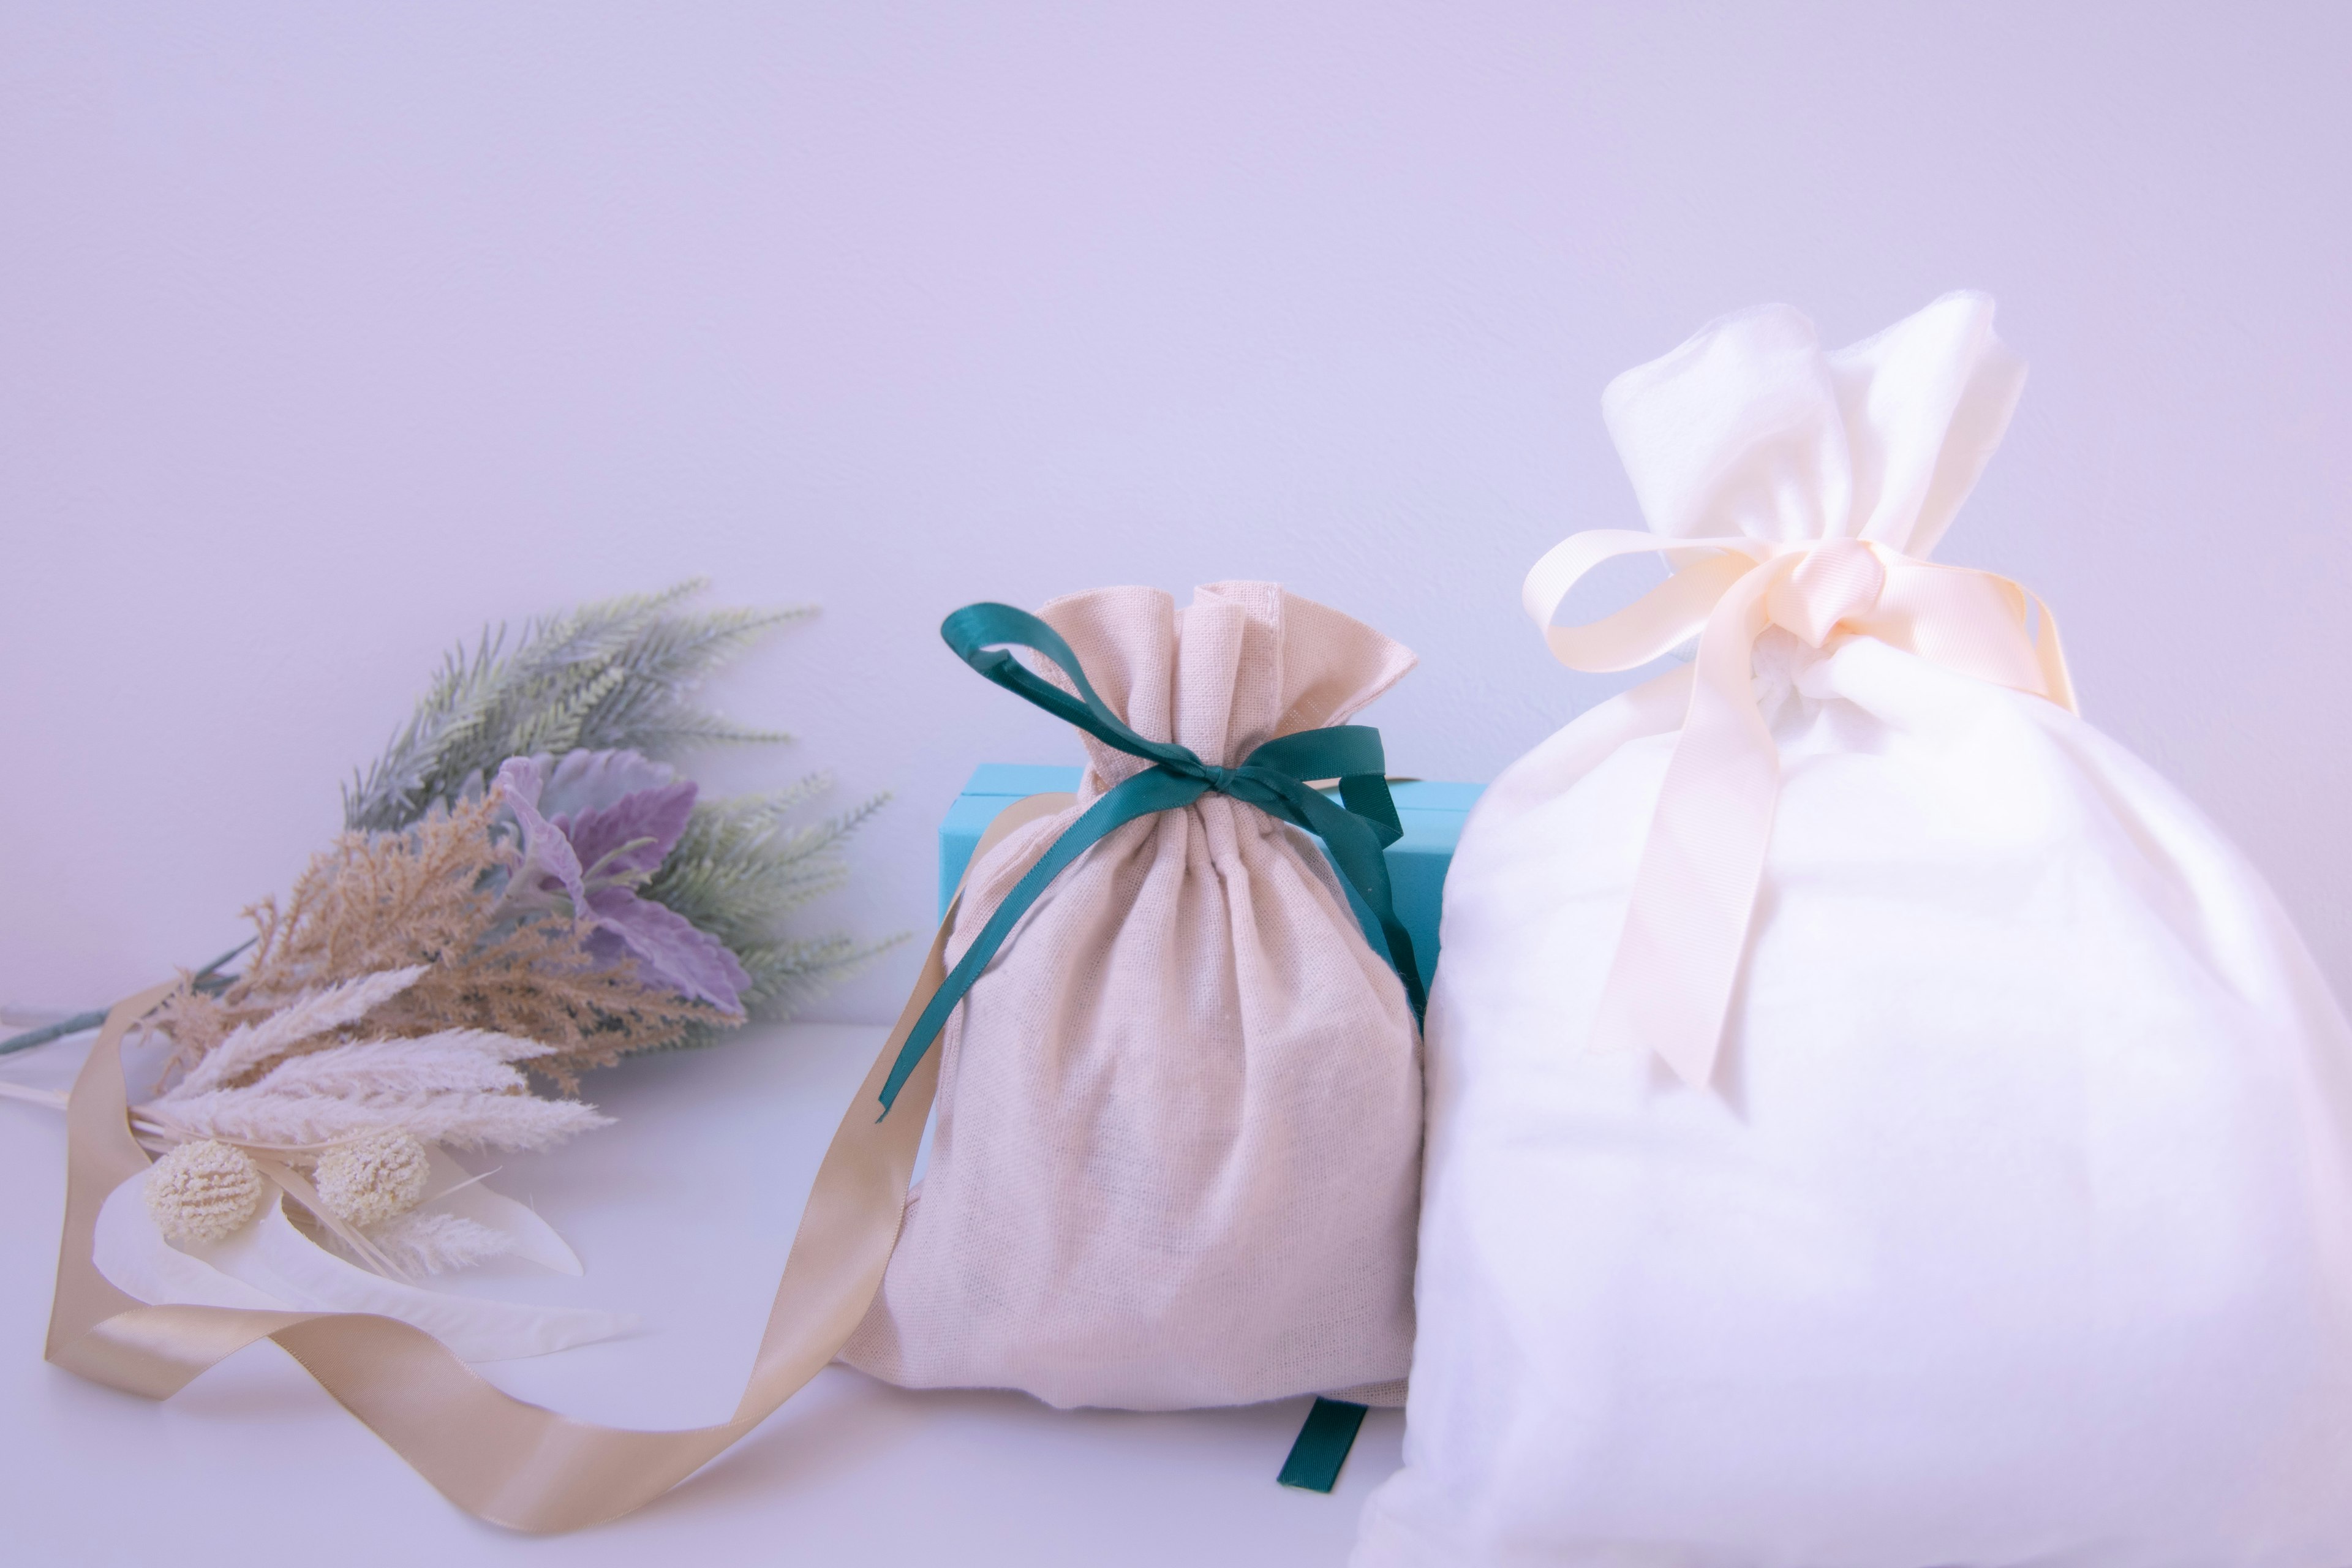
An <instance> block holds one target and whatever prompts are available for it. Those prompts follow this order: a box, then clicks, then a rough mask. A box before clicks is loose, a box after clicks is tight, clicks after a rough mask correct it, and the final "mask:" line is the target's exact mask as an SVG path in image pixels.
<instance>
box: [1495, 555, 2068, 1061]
mask: <svg viewBox="0 0 2352 1568" xmlns="http://www.w3.org/2000/svg"><path fill="white" fill-rule="evenodd" d="M1653 552H1654V553H1661V554H1664V555H1666V556H1668V557H1669V559H1670V561H1671V562H1672V563H1674V564H1675V568H1676V569H1675V573H1674V574H1673V575H1672V576H1670V577H1668V578H1667V579H1666V581H1665V582H1664V583H1662V584H1659V585H1658V586H1657V587H1655V588H1653V589H1651V590H1650V591H1649V592H1648V593H1647V594H1644V595H1643V596H1642V597H1641V598H1640V599H1638V600H1636V601H1634V603H1633V604H1632V605H1628V606H1626V607H1625V608H1624V609H1622V610H1619V611H1618V612H1616V613H1615V614H1614V615H1612V616H1605V617H1604V618H1602V619H1601V620H1599V621H1595V622H1591V623H1590V624H1588V625H1585V626H1553V625H1552V624H1551V622H1552V617H1553V616H1555V615H1556V614H1558V613H1559V607H1560V605H1561V604H1562V603H1564V602H1565V601H1566V599H1567V597H1568V595H1569V592H1570V590H1571V589H1572V588H1574V587H1575V585H1576V584H1577V583H1578V582H1579V581H1580V580H1581V579H1582V578H1583V577H1584V575H1585V574H1587V573H1589V572H1591V571H1592V570H1593V569H1594V568H1595V567H1597V566H1599V565H1600V564H1601V563H1603V562H1605V561H1609V560H1612V559H1614V558H1615V557H1617V556H1620V555H1629V554H1642V553H1653ZM1521 603H1522V604H1523V605H1525V606H1526V608H1527V611H1528V615H1529V616H1531V617H1533V619H1534V621H1535V623H1536V625H1537V626H1538V627H1539V628H1541V630H1542V632H1543V635H1544V640H1545V642H1546V643H1548V644H1549V646H1550V647H1551V650H1552V655H1553V657H1554V658H1558V659H1559V661H1560V662H1561V663H1562V664H1565V665H1567V666H1569V667H1570V668H1572V669H1581V670H1587V671H1591V672H1605V671H1611V670H1620V669H1631V668H1634V667H1636V666H1638V665H1642V664H1646V663H1648V662H1649V661H1650V660H1651V659H1653V658H1657V657H1658V656H1659V655H1661V654H1664V653H1666V652H1668V651H1669V650H1671V649H1673V648H1675V647H1680V646H1682V645H1683V644H1685V643H1686V642H1688V641H1689V640H1690V639H1691V638H1692V637H1694V636H1696V637H1697V639H1698V649H1697V654H1696V659H1695V660H1694V667H1693V670H1692V679H1691V695H1690V706H1689V709H1688V710H1686V712H1685V715H1684V720H1683V728H1682V732H1681V734H1680V735H1679V736H1678V737H1677V739H1676V741H1675V750H1674V755H1673V757H1672V758H1671V760H1669V762H1668V763H1667V764H1666V776H1665V780H1664V784H1662V785H1661V787H1660V789H1659V792H1658V804H1657V808H1656V812H1655V814H1654V816H1652V818H1651V821H1650V829H1649V834H1648V837H1646V838H1645V839H1644V841H1643V847H1642V858H1641V863H1640V866H1639V868H1638V869H1637V870H1636V871H1635V872H1634V877H1633V894H1632V897H1631V899H1630V900H1628V903H1627V906H1626V910H1625V926H1624V931H1623V932H1622V935H1621V936H1620V937H1619V938H1618V944H1617V952H1616V956H1615V958H1614V959H1613V960H1612V963H1611V964H1610V969H1609V977H1608V979H1607V980H1606V982H1604V983H1603V984H1602V987H1601V1005H1600V1008H1599V1010H1598V1012H1597V1014H1596V1015H1595V1017H1594V1020H1593V1029H1592V1045H1593V1047H1594V1048H1595V1049H1599V1050H1607V1049H1612V1048H1635V1049H1648V1050H1653V1051H1655V1052H1656V1053H1657V1054H1658V1055H1659V1056H1660V1057H1661V1058H1664V1061H1665V1062H1666V1063H1667V1065H1668V1066H1670V1067H1671V1068H1674V1070H1675V1073H1676V1075H1677V1076H1679V1077H1680V1078H1681V1079H1682V1080H1683V1081H1684V1082H1685V1083H1687V1084H1689V1085H1691V1086H1693V1087H1695V1088H1696V1087H1699V1086H1703V1085H1705V1084H1706V1082H1707V1081H1708V1079H1710V1078H1711V1077H1712V1076H1713V1074H1714V1070H1715V1061H1716V1056H1717V1051H1718V1049H1719V1048H1720V1046H1721V1043H1722V1037H1723V1028H1724V1022H1725V1017H1726V1015H1727V1012H1728V1010H1729V1007H1730V1004H1731V993H1732V988H1733V986H1734V984H1735V983H1736V982H1737V981H1738V974H1739V964H1740V961H1741V959H1742V956H1743V955H1744V954H1745V952H1746V951H1747V946H1748V931H1749V927H1750V925H1751V923H1752V921H1753V919H1754V914H1755V907H1756V891H1757V886H1758V884H1759V881H1760V880H1761V879H1762V877H1763V872H1764V855H1765V850H1766V848H1767V847H1768V846H1769V842H1770V839H1771V834H1772V816H1773V808H1774V805H1775V804H1776V802H1777V800H1778V798H1779V795H1780V752H1779V750H1778V748H1777V747H1775V746H1774V744H1773V742H1772V734H1771V731H1770V730H1769V728H1768V727H1767V726H1766V724H1765V722H1764V717H1763V714H1762V713H1761V712H1760V711H1759V709H1758V708H1757V705H1756V690H1755V669H1754V655H1755V648H1756V641H1757V639H1758V638H1759V637H1762V636H1763V634H1764V632H1765V630H1766V629H1767V628H1768V627H1769V626H1781V627H1783V628H1785V629H1786V630H1788V631H1789V632H1790V633H1791V634H1792V635H1794V636H1796V637H1800V638H1801V639H1802V640H1803V641H1804V642H1805V643H1807V644H1808V645H1809V646H1811V647H1828V646H1830V645H1831V644H1832V642H1835V641H1837V640H1839V639H1841V638H1843V637H1876V638H1878V639H1879V640H1881V641H1884V642H1886V643H1889V644H1892V645H1893V646H1895V647H1900V648H1903V649H1905V650H1906V651H1907V652H1910V653H1914V654H1916V655H1918V656H1919V657H1920V658H1926V659H1928V660H1930V661H1932V662H1934V663H1936V664H1939V665H1942V666H1944V667H1945V668H1948V669H1953V670H1957V671H1958V672H1959V673H1961V674H1964V675H1969V676H1972V677H1975V678H1976V679H1980V680H1986V681H1990V682H1992V683H1994V684H1996V685H2000V686H2006V687H2009V688H2011V689H2014V690H2018V691H2024V692H2028V693H2031V694H2032V695H2033V696H2036V697H2042V698H2047V699H2048V700H2051V701H2053V702H2055V703H2057V704H2059V705H2060V706H2061V707H2063V708H2065V709H2066V710H2068V711H2070V712H2071V711H2074V710H2075V703H2074V682H2073V680H2072V679H2071V678H2070V677H2069V675H2068V673H2067V670H2066V658H2065V654H2064V651H2063V648H2062V647H2060V644H2059V641H2058V624H2057V621H2056V620H2055V618H2054V617H2053V616H2052V615H2051V614H2050V610H2049V606H2047V605H2043V604H2042V601H2041V600H2040V599H2038V598H2036V597H2034V596H2033V595H2031V594H2029V593H2027V592H2026V591H2025V590H2024V589H2023V588H2021V587H2020V586H2019V585H2018V584H2015V583H2013V582H2011V581H2010V580H2009V579H2008V578H2006V577H1998V576H1995V575H1993V574H1991V573H1989V572H1977V571H1972V570H1969V569H1967V568H1964V567H1956V566H1940V565H1937V564H1935V563H1932V562H1927V561H1922V560H1919V559H1917V558H1916V557H1913V556H1909V555H1906V554H1903V553H1902V552H1898V551H1895V550H1892V549H1889V548H1888V547H1887V546H1885V545H1884V544H1880V543H1876V542H1868V541H1864V540H1856V539H1822V540H1806V541H1794V542H1783V541H1777V540H1764V539H1752V538H1748V537H1747V536H1745V535H1733V536H1725V537H1719V538H1707V539H1669V538H1664V537H1661V536H1660V535H1657V534H1654V533H1649V532H1644V531H1637V530H1630V529H1592V530H1589V531H1585V532H1582V533H1578V534H1573V535H1571V536H1570V537H1569V538H1568V539H1566V540H1564V541H1562V542H1560V543H1559V544H1558V545H1555V546H1554V547H1553V548H1552V549H1551V550H1550V551H1549V552H1547V553H1546V554H1545V555H1544V557H1543V559H1541V560H1540V561H1538V562H1537V563H1536V564H1535V566H1534V568H1533V569H1532V570H1531V571H1529V572H1528V578H1527V582H1526V584H1525V585H1524V587H1523V588H1522V590H1521ZM2037 622H2038V624H2037Z"/></svg>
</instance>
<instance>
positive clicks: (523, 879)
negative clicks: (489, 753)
mask: <svg viewBox="0 0 2352 1568" xmlns="http://www.w3.org/2000/svg"><path fill="white" fill-rule="evenodd" d="M543 768H544V763H543V760H542V759H541V758H538V757H509V758H508V759H507V760H506V762H505V763H504V764H503V765H501V766H500V767H499V779H498V790H499V798H500V799H501V800H502V801H503V802H504V803H505V805H506V808H507V809H508V810H509V811H510V812H512V813H514V818H515V822H516V823H517V825H519V826H520V827H521V829H522V849H521V852H520V856H519V857H518V860H517V864H516V865H515V867H514V868H513V870H512V872H511V873H510V874H509V877H508V879H507V889H506V893H505V900H506V902H507V903H509V905H514V906H518V907H520V908H525V909H530V908H544V907H547V906H548V905H550V904H551V903H552V902H554V900H555V897H557V896H561V897H562V898H563V899H566V900H569V901H570V903H571V905H572V909H573V910H575V911H577V910H580V909H582V908H583V906H585V905H586V903H587V901H588V889H587V884H586V881H585V879H584V878H583V876H582V873H581V868H580V857H579V856H577V855H575V854H573V853H572V844H571V841H570V840H569V839H567V838H565V837H563V832H562V829H561V828H559V827H557V826H555V824H553V823H551V822H550V821H548V820H547V818H546V817H545V816H541V814H540V809H539V803H540V797H541V789H542V788H543V786H544V784H545V774H544V772H543Z"/></svg>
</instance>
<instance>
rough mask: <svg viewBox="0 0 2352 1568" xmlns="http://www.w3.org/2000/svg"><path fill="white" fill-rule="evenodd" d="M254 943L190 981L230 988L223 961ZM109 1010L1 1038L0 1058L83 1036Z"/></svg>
mask: <svg viewBox="0 0 2352 1568" xmlns="http://www.w3.org/2000/svg"><path fill="white" fill-rule="evenodd" d="M253 942H254V939H253V938H251V937H247V938H246V939H245V940H244V941H243V942H238V943H237V944H236V946H235V947H232V948H230V949H229V950H228V951H227V952H224V953H222V954H221V955H220V956H219V957H218V958H215V959H214V960H213V961H212V962H211V963H207V964H205V966H204V967H203V968H202V969H199V970H197V971H196V972H195V973H194V974H193V975H191V976H189V980H190V982H191V983H192V984H194V986H195V988H196V989H197V990H199V991H202V992H205V994H218V993H220V992H223V991H226V990H227V989H228V988H229V986H230V985H231V984H234V983H235V982H236V975H234V974H222V973H217V971H218V970H219V968H220V966H221V965H222V964H224V963H227V962H228V961H229V960H230V959H232V958H235V957H236V955H237V954H238V953H240V952H244V951H245V950H246V949H247V948H248V947H251V946H252V945H253ZM106 1013H107V1010H106V1009H105V1008H103V1007H101V1008H100V1009H98V1010H97V1011H96V1012H91V1013H76V1014H75V1015H74V1016H72V1017H70V1018H60V1019H58V1021H57V1022H56V1023H54V1024H44V1025H42V1026H40V1027H39V1028H37V1029H27V1030H26V1031H25V1032H24V1033H23V1034H21V1035H11V1036H9V1037H8V1038H6V1039H5V1040H0V1057H5V1056H7V1055H9V1054H10V1053H11V1052H14V1051H28V1050H31V1049H32V1048H33V1047H35V1046H46V1045H47V1044H48V1043H49V1042H50V1041H51V1040H62V1039H64V1038H65V1037H67V1036H68V1035H79V1034H80V1033H81V1032H82V1031H83V1030H85V1029H95V1028H97V1027H98V1026H100V1024H103V1023H105V1022H106Z"/></svg>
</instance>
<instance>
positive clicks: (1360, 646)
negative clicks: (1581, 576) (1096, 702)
mask: <svg viewBox="0 0 2352 1568" xmlns="http://www.w3.org/2000/svg"><path fill="white" fill-rule="evenodd" d="M1038 616H1039V618H1040V619H1042V620H1044V621H1045V623H1046V624H1047V625H1049V626H1052V627H1053V628H1054V629H1055V631H1057V632H1059V633H1060V634H1061V635H1062V637H1063V638H1064V639H1065V640H1066V641H1067V642H1068V644H1069V645H1070V650H1071V651H1072V652H1073V653H1075V654H1076V656H1077V657H1078V660H1079V662H1080V663H1081V664H1083V665H1084V666H1085V667H1086V670H1087V677H1088V679H1091V680H1092V682H1093V683H1094V687H1095V689H1096V690H1097V692H1098V693H1099V694H1100V695H1101V696H1102V698H1103V700H1105V701H1106V702H1108V704H1109V705H1110V707H1111V708H1112V709H1113V710H1115V711H1116V712H1118V715H1119V716H1120V717H1121V718H1122V719H1124V720H1126V721H1127V723H1128V725H1129V727H1130V728H1131V729H1133V730H1134V731H1136V732H1137V733H1138V734H1140V735H1142V736H1143V737H1144V738H1145V739H1147V740H1152V741H1171V742H1175V743H1176V744H1177V745H1180V746H1182V747H1184V748H1186V749H1187V750H1189V751H1191V752H1193V754H1195V755H1196V756H1198V757H1200V759H1201V760H1202V761H1203V762H1205V763H1212V764H1213V765H1216V766H1219V767H1233V766H1235V765H1236V764H1238V763H1240V762H1241V760H1242V759H1243V758H1244V757H1246V756H1247V755H1249V753H1250V752H1253V751H1255V750H1256V749H1257V748H1258V747H1260V746H1262V745H1264V744H1265V742H1268V741H1272V740H1276V739H1278V738H1280V737H1281V736H1284V735H1291V734H1296V733H1297V732H1299V731H1303V730H1319V729H1323V728H1325V727H1327V726H1329V725H1333V724H1340V723H1344V722H1346V721H1348V720H1349V719H1350V718H1352V717H1353V716H1354V715H1355V714H1356V712H1357V711H1358V710H1360V709H1362V708H1364V707H1366V706H1367V705H1369V704H1370V702H1371V701H1372V700H1373V699H1375V698H1377V697H1379V696H1380V695H1381V693H1382V692H1385V691H1386V690H1388V689H1389V688H1391V687H1392V686H1394V685H1395V684H1396V683H1397V682H1398V681H1400V680H1402V679H1404V677H1405V676H1406V675H1407V674H1408V673H1410V672H1411V671H1412V667H1413V664H1414V662H1415V659H1414V656H1413V653H1412V649H1410V648H1408V647H1404V646H1403V645H1402V643H1399V642H1396V641H1394V640H1393V639H1391V638H1390V637H1385V636H1383V635H1381V633H1380V632H1378V631H1375V630H1374V629H1372V628H1371V627H1370V626H1366V625H1365V624H1364V623H1363V622H1361V621H1360V620H1357V619H1356V618H1355V617H1354V616H1348V615H1343V614H1341V613H1340V612H1339V611H1338V610H1335V609H1332V608H1331V607H1330V606H1328V605H1318V604H1317V603H1316V602H1315V601H1314V600H1312V599H1302V598H1300V597H1299V596H1298V595H1296V594H1293V593H1290V592H1288V591H1287V590H1286V589H1285V588H1284V587H1283V586H1282V585H1281V584H1278V583H1211V584H1206V585H1205V586H1202V587H1200V588H1196V589H1194V590H1193V594H1192V605H1190V606H1189V607H1187V608H1184V609H1181V610H1180V609H1178V608H1177V607H1176V601H1175V598H1174V596H1173V595H1170V594H1168V593H1167V592H1165V591H1164V590H1162V589H1159V588H1134V587H1129V588H1098V589H1095V590H1093V591H1091V592H1088V593H1084V594H1067V595H1063V596H1062V597H1060V598H1058V599H1055V600H1053V601H1051V602H1050V603H1048V604H1047V605H1045V607H1044V608H1043V609H1041V610H1040V611H1038ZM1040 673H1042V674H1044V675H1045V678H1046V679H1048V680H1051V681H1053V682H1054V684H1055V685H1056V686H1059V687H1061V688H1062V689H1064V690H1066V691H1072V692H1075V691H1076V687H1075V686H1074V685H1073V684H1072V683H1071V680H1070V678H1069V676H1068V675H1067V674H1066V673H1065V672H1064V671H1062V670H1061V669H1059V668H1055V666H1054V665H1053V664H1051V663H1050V662H1045V661H1040ZM1081 738H1082V739H1083V740H1084V742H1085V743H1086V748H1087V771H1086V775H1085V777H1084V779H1083V780H1082V781H1081V783H1080V784H1079V787H1078V799H1079V802H1080V804H1081V805H1084V804H1086V803H1087V802H1090V801H1092V800H1094V799H1095V798H1096V797H1097V796H1098V795H1102V794H1103V793H1104V792H1105V791H1107V790H1108V789H1109V788H1110V787H1111V786H1112V785H1114V784H1120V783H1123V782H1124V781H1126V780H1127V779H1129V778H1132V777H1134V776H1135V775H1136V774H1137V773H1141V772H1142V771H1143V770H1144V769H1145V768H1147V767H1149V766H1150V765H1151V763H1150V759H1149V758H1147V757H1139V756H1135V755H1133V754H1132V753H1130V752H1122V751H1120V750H1118V748H1117V747H1114V746H1110V745H1108V744H1106V743H1104V742H1102V741H1100V740H1097V738H1095V737H1094V736H1092V735H1082V737H1081Z"/></svg>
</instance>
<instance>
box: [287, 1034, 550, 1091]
mask: <svg viewBox="0 0 2352 1568" xmlns="http://www.w3.org/2000/svg"><path fill="white" fill-rule="evenodd" d="M549 1048H550V1047H546V1046H542V1045H540V1044H539V1043H538V1042H537V1041H534V1040H522V1039H517V1038H516V1037H513V1036H511V1035H493V1034H488V1033H485V1032H483V1031H480V1030H475V1029H451V1030H447V1031H445V1032H444V1033H441V1034H437V1035H423V1036H419V1037H416V1038H415V1039H404V1040H362V1041H359V1042H357V1043H355V1044H352V1045H348V1046H330V1047H327V1048H326V1049H324V1050H318V1051H306V1052H304V1053H303V1054H302V1055H300V1056H299V1057H289V1058H286V1059H285V1060H284V1061H282V1062H279V1063H278V1065H277V1066H276V1067H274V1068H270V1069H269V1071H268V1073H266V1074H265V1075H263V1077H262V1078H261V1079H259V1080H257V1082H255V1083H254V1084H252V1085H251V1086H250V1088H249V1089H247V1090H245V1091H242V1092H249V1093H253V1094H277V1095H305V1094H323V1095H331V1096H332V1097H334V1098H335V1099H338V1100H366V1101H376V1100H382V1101H390V1102H407V1101H411V1100H420V1099H423V1098H425V1096H428V1095H435V1094H487V1093H492V1092H496V1091H498V1090H501V1089H521V1088H523V1087H524V1081H523V1076H522V1074H521V1073H520V1072H518V1071H516V1070H515V1069H514V1068H511V1067H509V1066H508V1065H507V1063H508V1062H509V1061H510V1060H514V1059H516V1058H528V1057H532V1056H539V1055H543V1054H545V1053H546V1051H547V1050H548V1049H549Z"/></svg>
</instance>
